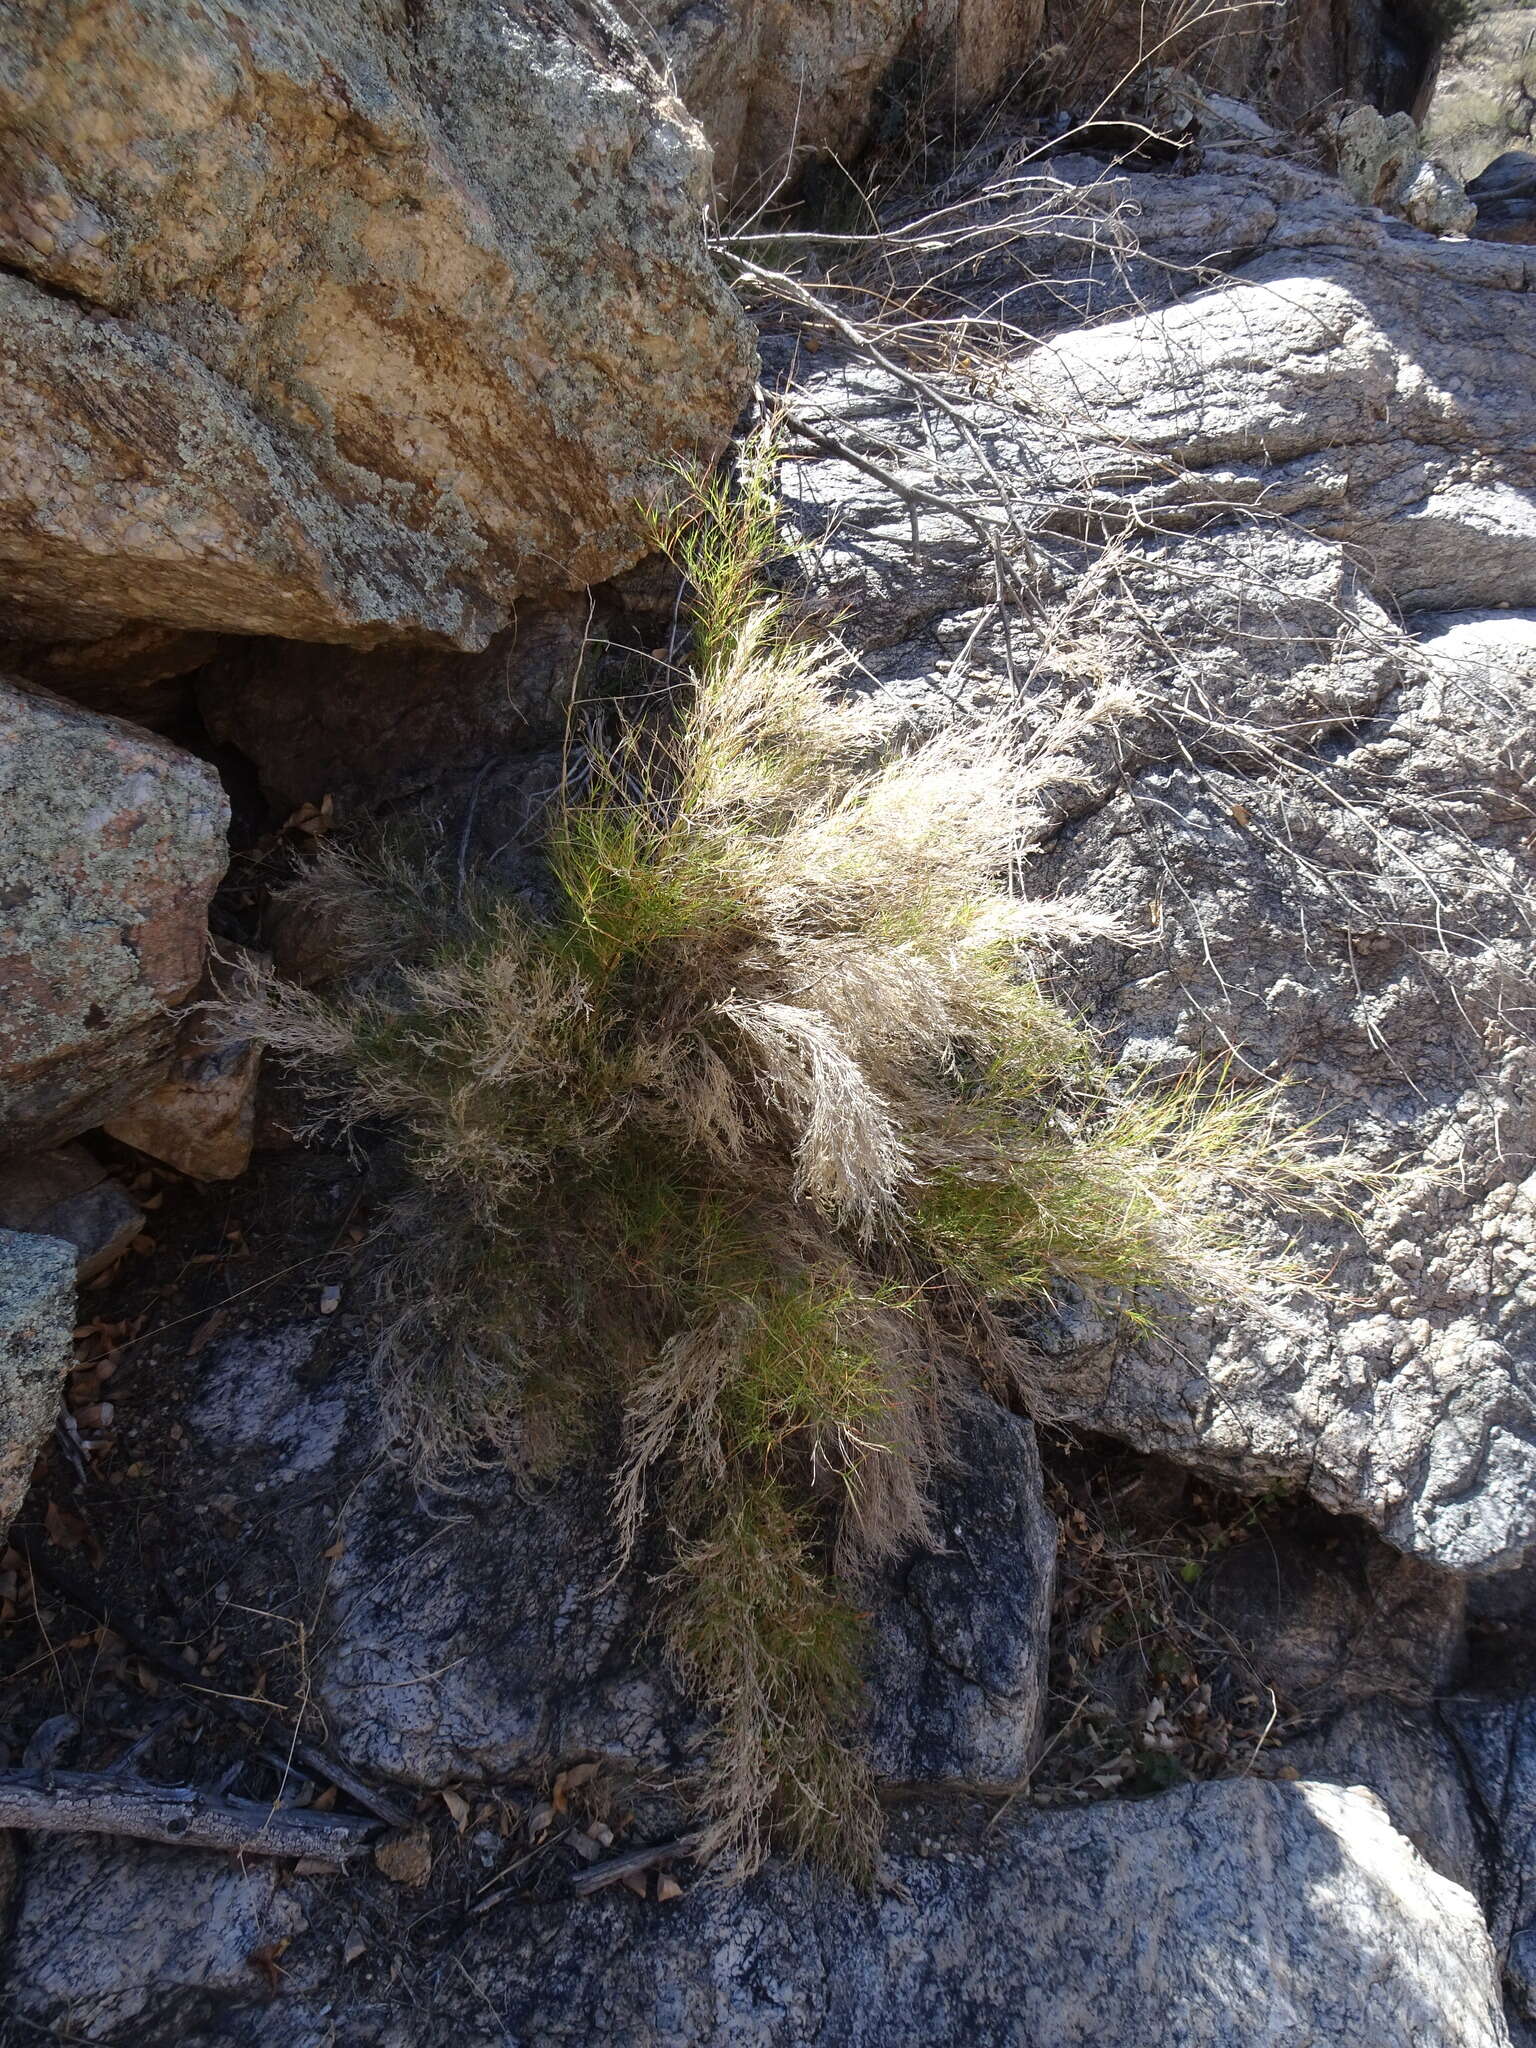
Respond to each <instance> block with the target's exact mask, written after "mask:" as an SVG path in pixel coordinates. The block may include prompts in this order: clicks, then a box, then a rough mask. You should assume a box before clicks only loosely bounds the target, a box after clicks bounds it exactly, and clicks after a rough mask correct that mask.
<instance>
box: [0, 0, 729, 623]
mask: <svg viewBox="0 0 1536 2048" xmlns="http://www.w3.org/2000/svg"><path fill="white" fill-rule="evenodd" d="M0 19H3V22H4V31H5V36H4V39H5V44H6V52H7V63H6V66H5V69H4V72H3V74H0V156H3V159H4V163H5V172H4V179H3V186H0V260H3V262H4V264H5V266H6V269H7V272H8V274H7V275H6V276H5V277H4V279H3V280H0V364H3V368H4V410H3V426H4V431H3V434H0V444H3V447H4V450H5V454H4V458H3V461H0V571H3V574H4V578H5V582H6V584H7V587H8V589H9V592H10V594H11V596H12V597H13V598H14V599H15V600H16V601H17V602H18V604H19V605H20V606H21V607H22V608H23V610H24V611H26V612H27V613H28V614H30V615H31V625H30V626H29V627H26V628H13V630H27V631H29V632H31V633H32V635H33V636H34V637H40V638H47V637H50V635H49V634H48V632H47V631H45V630H44V626H45V621H47V620H49V619H51V621H52V623H53V631H54V635H55V636H58V637H64V636H78V635H80V634H81V633H96V634H104V633H107V632H109V631H111V630H112V628H113V627H115V626H118V625H120V624H122V623H123V622H125V621H133V620H150V621H160V622H164V623H166V624H169V625H173V626H178V627H192V628H200V629H205V630H210V631H219V630H223V629H230V630H233V631H237V632H242V633H268V634H278V635H281V636H283V637H285V638H290V639H309V640H319V641H327V642H345V643H349V644H352V645H355V646H363V647H366V646H370V645H374V644H377V643H379V642H382V641H387V640H407V641H419V642H424V643H428V644H438V645H447V646H460V647H468V648H476V647H480V646H483V645H484V644H485V641H486V640H487V638H488V637H489V636H490V634H491V633H492V632H493V631H494V630H495V629H496V628H497V627H498V626H500V625H502V624H504V623H505V622H506V621H507V619H508V616H509V609H510V605H511V602H512V600H513V599H514V597H516V596H517V595H518V594H520V593H523V594H527V593H530V592H536V591H539V590H544V591H552V590H562V589H563V590H569V589H572V588H580V587H581V586H582V585H583V584H585V583H588V582H595V581H598V580H600V579H601V578H602V577H603V576H605V575H608V574H610V573H612V572H613V571H614V570H616V569H618V568H621V567H623V566H624V565H625V564H627V563H628V562H631V561H633V560H634V559H636V557H638V556H639V555H640V554H641V553H642V552H643V551H644V546H645V532H644V520H643V516H642V514H641V510H640V508H641V507H642V506H643V505H645V504H647V503H650V502H653V501H656V500H658V499H659V498H663V497H665V496H666V495H667V493H668V492H669V491H671V490H675V488H676V480H675V477H674V476H673V475H672V472H671V470H670V468H669V465H670V464H671V463H673V462H674V461H675V460H676V459H678V458H682V457H687V456H690V455H694V454H698V455H708V454H710V453H712V452H713V451H714V450H715V449H716V448H717V447H718V446H719V445H720V444H721V442H722V441H723V440H724V438H725V436H726V434H727V433H728V432H729V430H730V427H731V425H732V423H733V421H734V419H735V416H736V413H737V411H738V409H739V407H740V404H741V402H742V399H743V398H744V396H745V395H746V392H747V390H748V389H749V386H750V381H751V373H750V362H749V352H748V347H747V337H746V331H745V327H744V324H743V322H742V320H741V317H740V314H739V312H738V310H737V308H736V306H735V304H734V302H733V300H732V299H731V297H730V295H729V293H728V292H727V291H726V289H725V287H724V286H723V284H722V283H721V282H720V281H719V280H718V279H717V277H716V276H715V273H714V271H713V269H712V267H711V265H710V262H709V259H708V257H707V254H706V251H705V247H704V241H703V237H702V233H701V214H702V208H703V205H704V202H705V199H706V197H707V191H708V155H707V151H706V149H705V147H704V144H703V141H702V138H701V136H700V134H699V131H698V130H697V128H696V127H695V126H694V125H693V124H692V123H691V122H689V121H688V120H687V119H686V118H685V117H684V116H683V114H682V110H681V109H680V107H679V106H678V104H677V102H676V101H675V100H673V99H672V98H671V97H670V96H669V94H668V93H667V91H666V88H665V87H664V85H663V84H662V82H661V80H660V78H659V77H658V75H657V74H656V73H655V71H654V70H653V69H652V68H651V66H650V65H649V64H648V63H647V62H646V60H645V59H644V57H643V56H642V55H641V53H640V50H639V48H638V46H637V45H636V44H635V42H634V41H633V39H632V37H631V36H630V35H629V33H628V32H627V31H626V30H625V28H624V26H623V24H622V22H621V21H620V19H619V17H618V15H617V14H616V13H615V12H614V11H613V10H612V8H611V7H609V6H608V5H607V4H606V0H515V4H509V5H493V4H491V0H431V4H429V5H423V6H413V7H410V8H374V7H366V6H363V5H361V4H359V0H313V4H307V0H294V4H293V5H291V6H257V5H244V4H241V5H237V6H233V7H231V8H226V9H223V10H217V11H213V12H209V11H205V10H201V9H196V8H193V9H187V8H185V7H179V6H174V5H169V4H166V0H112V4H111V5H109V6H105V7H102V6H96V5H85V4H82V0H48V4H46V5H41V6H38V5H21V4H10V5H8V6H7V7H6V8H5V9H4V13H3V17H0ZM65 53H67V54H65ZM125 165H127V166H131V170H125V169H124V166H125Z"/></svg>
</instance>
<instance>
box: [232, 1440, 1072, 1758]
mask: <svg viewBox="0 0 1536 2048" xmlns="http://www.w3.org/2000/svg"><path fill="white" fill-rule="evenodd" d="M254 1427H256V1428H257V1429H258V1430H259V1429H260V1428H261V1424H260V1422H259V1421H258V1422H257V1423H256V1424H255V1425H254ZM956 1453H957V1465H956V1469H955V1471H954V1472H953V1474H951V1475H950V1476H949V1477H947V1478H946V1480H945V1481H944V1483H943V1485H942V1486H941V1489H940V1492H939V1496H938V1523H939V1526H940V1527H941V1528H942V1529H943V1531H944V1535H945V1542H946V1548H945V1549H944V1550H942V1551H939V1552H937V1553H936V1554H933V1555H927V1554H921V1555H918V1556H915V1557H913V1558H911V1559H909V1560H908V1561H907V1563H906V1564H905V1565H904V1566H903V1567H902V1568H901V1569H900V1570H899V1571H898V1572H897V1573H895V1574H894V1575H893V1583H892V1585H891V1586H890V1587H889V1589H885V1590H883V1589H881V1588H880V1587H878V1586H877V1587H875V1588H872V1589H871V1592H870V1605H871V1608H872V1614H873V1651H872V1658H871V1668H870V1673H869V1690H870V1696H871V1726H870V1730H869V1743H870V1748H871V1751H872V1754H873V1757H874V1760H875V1763H876V1766H877V1768H878V1770H879V1771H880V1772H881V1773H882V1774H883V1775H885V1776H887V1777H890V1778H893V1779H899V1780H916V1779H927V1780H942V1779H951V1780H952V1779H972V1780H986V1781H990V1782H1012V1781H1014V1780H1016V1779H1017V1778H1019V1777H1021V1776H1022V1775H1023V1774H1024V1772H1025V1771H1026V1770H1027V1769H1028V1766H1029V1763H1030V1761H1031V1758H1032V1755H1033V1751H1034V1745H1035V1740H1036V1736H1037V1733H1038V1730H1039V1725H1040V1714H1041V1701H1042V1696H1043V1689H1044V1684H1045V1655H1046V1632H1047V1628H1048V1625H1049V1618H1050V1596H1051V1588H1052V1582H1053V1577H1054V1563H1055V1530H1054V1527H1053V1525H1052V1523H1051V1520H1050V1518H1049V1516H1048V1515H1047V1514H1046V1513H1045V1510H1044V1508H1043V1506H1042V1505H1041V1501H1040V1471H1039V1461H1038V1459H1037V1456H1036V1453H1035V1448H1034V1441H1033V1436H1032V1433H1031V1432H1030V1431H1029V1429H1028V1427H1027V1426H1026V1425H1025V1424H1023V1423H1021V1422H1019V1421H1018V1420H1017V1419H1016V1418H1014V1417H1012V1416H1010V1415H1007V1414H1006V1413H1004V1412H1003V1411H1002V1410H1001V1409H995V1408H977V1409H971V1410H966V1411H963V1413H962V1415H961V1416H960V1418H959V1420H958V1422H957V1441H956ZM607 1490H608V1483H607V1480H606V1478H605V1477H604V1476H603V1474H602V1473H601V1472H597V1473H594V1472H593V1470H592V1469H590V1468H589V1467H581V1468H573V1469H572V1470H570V1471H568V1472H565V1473H563V1474H561V1475H560V1476H559V1477H558V1478H557V1479H555V1480H554V1481H553V1482H552V1483H549V1484H547V1485H545V1486H542V1487H541V1488H540V1489H539V1490H538V1491H537V1492H536V1493H534V1494H533V1495H532V1496H531V1497H530V1498H527V1499H525V1500H519V1499H518V1498H517V1496H516V1494H515V1493H514V1491H513V1489H512V1487H511V1485H510V1483H509V1482H508V1481H506V1480H505V1479H501V1478H495V1477H489V1476H488V1477H486V1478H484V1479H483V1480H480V1481H477V1482H475V1483H474V1485H473V1488H472V1490H471V1491H470V1492H468V1493H467V1494H466V1496H465V1498H464V1500H463V1502H462V1504H460V1505H455V1504H454V1503H452V1502H449V1503H444V1504H441V1505H440V1506H438V1507H437V1508H436V1509H435V1510H434V1511H432V1512H424V1511H423V1509H422V1508H421V1507H420V1506H417V1505H415V1504H413V1503H412V1501H411V1498H410V1495H409V1491H408V1489H407V1488H406V1487H405V1485H404V1484H403V1483H402V1481H401V1480H400V1479H399V1477H398V1476H397V1475H395V1474H394V1473H392V1472H381V1473H376V1474H374V1475H372V1476H370V1477H368V1478H366V1479H365V1480H364V1481H363V1483H362V1485H361V1487H360V1488H359V1489H358V1491H357V1493H356V1494H355V1495H354V1496H353V1499H352V1501H351V1503H350V1505H349V1507H348V1509H347V1511H346V1515H345V1517H344V1520H343V1524H342V1540H343V1542H344V1544H345V1548H344V1550H343V1552H342V1555H341V1556H340V1558H339V1559H338V1560H337V1561H336V1564H335V1568H334V1570H333V1571H332V1574H331V1578H330V1584H329V1606H328V1613H327V1626H326V1637H325V1640H326V1649H325V1651H324V1654H323V1656H322V1658H321V1660H320V1664H319V1669H318V1684H319V1692H320V1697H321V1698H322V1699H323V1701H324V1703H325V1708H326V1712H327V1714H328V1716H329V1718H330V1722H331V1725H332V1727H333V1728H334V1729H336V1731H337V1734H338V1738H339V1740H340V1742H341V1744H342V1747H343V1749H344V1750H345V1752H346V1754H347V1755H348V1756H349V1757H350V1758H351V1760H352V1761H353V1762H354V1763H356V1764H357V1765H359V1767H361V1768H364V1769H369V1770H375V1771H379V1772H382V1773H384V1774H385V1775H387V1776H389V1777H393V1778H400V1779H404V1780H405V1781H407V1782H409V1783H412V1784H421V1785H441V1784H444V1783H448V1782H451V1781H452V1780H454V1779H460V1778H463V1779H496V1778H501V1777H509V1776H514V1775H516V1774H517V1773H519V1772H522V1771H526V1770H527V1769H529V1768H530V1767H533V1766H538V1765H543V1764H547V1763H548V1762H550V1761H554V1760H558V1759H559V1758H561V1757H566V1756H572V1755H580V1754H595V1755H597V1756H600V1757H604V1758H611V1759H614V1760H615V1761H619V1762H623V1763H625V1764H627V1765H630V1766H632V1767H649V1768H652V1769H655V1768H658V1767H663V1768H666V1769H669V1770H680V1769H685V1768H687V1767H688V1766H689V1764H690V1763H691V1761H692V1760H693V1759H694V1758H695V1757H696V1755H697V1751H698V1749H699V1746H700V1743H701V1742H702V1739H703V1735H704V1729H703V1726H702V1724H701V1722H700V1720H699V1717H698V1715H697V1714H696V1712H695V1711H694V1710H693V1708H692V1707H691V1706H690V1705H689V1703H688V1702H687V1701H685V1700H684V1699H682V1698H681V1697H680V1696H679V1694H678V1693H677V1691H676V1690H675V1688H674V1687H673V1686H672V1685H671V1683H670V1681H669V1680H668V1679H667V1677H666V1675H665V1673H664V1672H663V1671H662V1670H660V1669H659V1668H658V1657H657V1652H656V1648H655V1644H654V1640H648V1639H647V1637H646V1633H645V1632H646V1627H647V1624H648V1622H649V1620H650V1613H651V1611H650V1606H649V1603H648V1600H647V1598H646V1594H645V1584H646V1578H645V1573H644V1571H643V1570H635V1571H630V1572H628V1573H625V1574H624V1575H622V1576H621V1577H619V1578H618V1579H614V1578H613V1576H612V1574H613V1562H614V1556H613V1535H612V1529H611V1525H610V1523H609V1521H608V1516H607ZM488 1588H494V1597H488V1593H487V1589H488ZM423 1673H425V1674H429V1675H428V1676H426V1677H423V1676H422V1675H421V1674H423Z"/></svg>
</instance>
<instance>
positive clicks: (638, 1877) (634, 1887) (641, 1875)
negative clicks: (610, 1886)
mask: <svg viewBox="0 0 1536 2048" xmlns="http://www.w3.org/2000/svg"><path fill="white" fill-rule="evenodd" d="M619 1883H620V1884H621V1885H623V1887H624V1889H625V1890H626V1891H631V1892H633V1893H634V1895H635V1897H636V1898H637V1899H643V1898H645V1897H646V1896H647V1892H646V1885H645V1872H644V1871H643V1870H626V1871H625V1873H624V1875H623V1876H622V1877H621V1878H620V1879H619Z"/></svg>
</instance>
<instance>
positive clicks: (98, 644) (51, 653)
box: [0, 625, 220, 732]
mask: <svg viewBox="0 0 1536 2048" xmlns="http://www.w3.org/2000/svg"><path fill="white" fill-rule="evenodd" d="M219 646H220V642H219V641H218V640H217V639H216V638H215V636H214V635H213V634H212V633H188V632H183V631H181V630H179V629H178V628H177V627H174V626H144V625H135V626H124V627H122V628H121V630H120V631H118V632H116V633H109V634H107V635H106V637H105V638H103V639H94V640H53V639H47V638H45V639H41V640H0V669H3V670H5V671H6V672H7V673H8V674H10V675H13V676H14V677H15V678H16V680H17V681H18V682H23V683H36V684H39V685H41V686H42V687H43V688H44V689H46V690H50V691H53V692H54V693H56V694H57V695H58V696H60V697H67V698H68V699H69V701H70V702H71V703H72V704H83V705H84V706H85V707H86V709H87V710H88V711H100V712H103V713H105V714H106V716H107V717H109V718H126V719H128V720H130V721H131V722H132V723H133V724H135V725H147V726H148V727H149V728H150V730H151V731H153V732H163V731H166V730H167V729H168V728H169V727H171V726H173V725H175V724H176V723H178V722H179V721H180V720H182V719H183V718H184V717H185V710H186V702H187V691H188V685H187V683H186V681H185V678H186V677H187V676H189V675H190V674H191V673H192V671H193V670H194V669H199V668H201V667H202V666H203V664H204V663H205V662H207V661H210V660H211V659H212V658H213V656H214V655H215V654H216V653H217V651H218V649H219Z"/></svg>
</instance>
